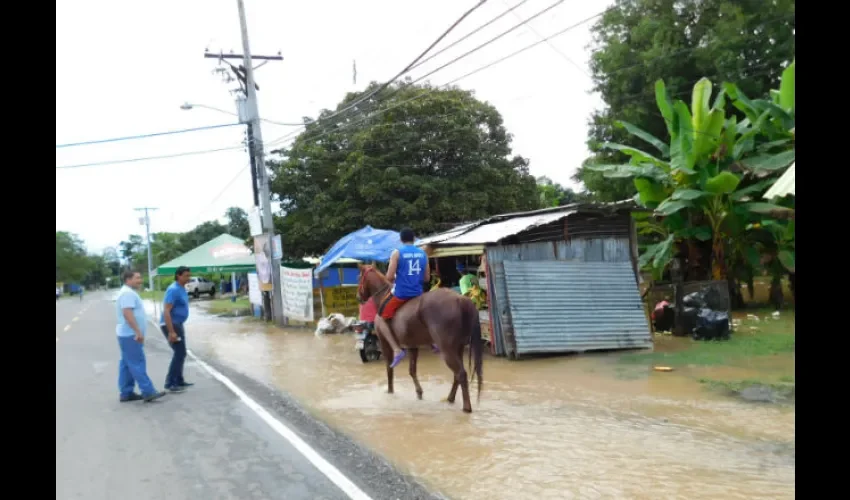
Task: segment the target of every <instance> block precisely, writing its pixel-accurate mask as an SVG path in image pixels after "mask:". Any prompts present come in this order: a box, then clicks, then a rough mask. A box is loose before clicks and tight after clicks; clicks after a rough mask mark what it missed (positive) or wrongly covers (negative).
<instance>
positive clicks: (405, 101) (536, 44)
mask: <svg viewBox="0 0 850 500" xmlns="http://www.w3.org/2000/svg"><path fill="white" fill-rule="evenodd" d="M607 10H608V9H605V10H603V11H601V12H599V13H597V14H594V15H592V16H590V17H587V18H585V19H582V20H581V21H579V22H577V23H574V24H572V25H570V26H568V27H566V28H564V29H562V30H560V31H558V32H556V33H553V34H552V35H549V36H548V37H546V38H543V39H542V40H539V41H537V42H534V43H532V44H530V45H526V46H525V47H523V48H521V49H519V50H516V51H514V52H512V53H510V54H508V55H506V56H503V57H500V58H499V59H496V60H495V61H492V62H490V63H488V64H486V65H484V66H481V67H479V68H477V69H475V70H472V71H470V72H469V73H466V74H465V75H462V76H459V77H457V78H455V79H453V80H451V81H449V82H447V83H444V84H442V85H438V86H436V87H434V88H432V89H430V90H428V91H425V92H423V93H421V94H419V95H417V96H415V97H412V98H410V99H407V100H404V101H401V102H399V103H396V104H394V105H392V106H389V107H387V108H384V109H382V110H379V111H375V113H374V114H372V115H370V116H366V117H365V118H363V119H361V120H356V121H354V122H351V123H348V124H346V125H343V126H341V127H339V128H337V129H336V130H339V129H342V128H349V127H351V126H353V125H356V124H358V123H362V122H364V121H367V120H370V119H372V118H374V117H376V116H378V115H381V114H383V113H386V112H388V111H391V110H393V109H395V108H398V107H400V106H402V105H404V104H407V103H408V102H411V101H414V100H416V99H421V98H423V97H425V96H427V95H430V94H433V93H434V92H436V91H438V90H440V89H441V88H445V87H449V86H450V85H452V84H454V83H457V82H459V81H460V80H463V79H465V78H468V77H470V76H472V75H475V74H477V73H479V72H481V71H484V70H486V69H489V68H491V67H493V66H495V65H497V64H501V63H503V62H505V61H507V60H508V59H510V58H512V57H515V56H517V55H519V54H521V53H523V52H525V51H527V50H529V49H532V48H534V47H536V46H538V45H540V44H542V43H545V42H546V41H547V40H550V39H552V38H555V37H557V36H561V35H563V34H564V33H567V32H569V31H571V30H573V29H575V28H577V27H579V26H581V25H583V24H586V23H588V22H590V21H592V20H593V19H595V18H597V17H599V16H601V15H603V14H604V13H605V12H606V11H607ZM518 26H519V25H518ZM461 57H463V56H461ZM457 59H458V58H456V60H457ZM445 67H447V65H444V66H443V67H442V68H445ZM432 73H433V72H432ZM401 89H402V87H399V88H398V89H396V91H395V92H394V93H393V94H391V96H392V95H395V94H396V93H398V92H400V91H401ZM332 126H333V125H331V126H329V127H328V129H327V131H326V132H324V133H321V134H319V135H318V136H310V139H313V140H315V139H318V138H320V137H324V136H326V135H328V134H329V133H331V132H332V130H330V127H332ZM299 133H301V131H293V132H291V133H289V134H287V135H286V136H283V137H281V138H279V139H276V140H273V141H270V142H268V143H266V145H273V144H278V143H280V142H282V141H285V140H286V139H289V138H290V137H293V136H296V135H297V134H299Z"/></svg>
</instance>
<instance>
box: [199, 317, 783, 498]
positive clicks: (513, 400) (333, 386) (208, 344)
mask: <svg viewBox="0 0 850 500" xmlns="http://www.w3.org/2000/svg"><path fill="white" fill-rule="evenodd" d="M196 312H197V314H196V313H193V319H192V320H191V322H190V324H189V325H188V328H189V330H188V332H189V335H190V338H191V340H190V342H192V345H191V348H192V349H194V350H196V351H198V352H202V353H204V354H205V355H208V356H213V357H215V358H216V359H218V360H219V361H220V362H222V363H225V364H226V365H228V366H230V367H232V368H234V369H237V370H239V371H241V372H242V373H245V374H247V375H249V376H252V377H254V378H256V379H258V380H260V381H262V382H264V383H267V384H269V385H272V386H275V387H278V388H280V389H282V390H284V391H286V392H288V393H290V394H291V395H293V396H294V397H296V398H297V399H299V400H300V402H301V403H302V404H303V405H304V406H305V407H306V408H308V410H310V411H311V412H312V413H313V414H314V415H316V416H317V417H318V418H320V419H322V420H324V421H326V422H328V423H329V424H330V425H332V426H334V427H336V428H337V429H339V430H341V431H343V432H344V433H346V434H348V435H350V436H351V437H353V438H354V439H356V440H358V441H359V442H361V443H363V444H365V445H367V446H369V447H370V448H372V449H374V450H376V451H377V452H379V453H381V454H383V455H384V456H385V457H387V458H388V459H389V460H390V461H392V462H393V463H394V464H396V465H397V466H398V467H399V468H401V469H403V470H406V471H408V472H410V473H411V474H413V475H414V476H416V477H417V478H418V479H419V480H421V481H422V482H423V483H424V484H426V485H427V486H429V487H431V488H433V489H434V490H436V491H438V492H440V493H442V494H444V495H446V496H448V497H450V498H457V499H488V500H493V499H501V498H510V499H526V498H527V499H540V498H551V499H556V498H557V499H562V498H581V499H585V498H637V499H643V498H652V499H657V498H688V499H702V498H705V499H709V498H710V499H715V498H725V499H733V498H741V499H757V498H763V499H780V498H794V494H795V489H794V480H795V446H794V425H795V424H794V419H795V413H794V408H793V407H791V406H787V405H786V406H781V405H769V404H752V403H747V402H743V401H739V400H736V399H732V398H729V397H726V396H724V395H721V394H716V393H712V392H710V391H707V390H705V388H703V387H701V386H700V384H699V383H698V382H697V381H695V380H694V379H693V378H690V377H684V376H682V375H680V374H677V373H660V372H653V371H651V370H650V369H649V368H647V367H645V366H625V367H624V366H623V365H621V364H618V363H617V362H616V357H615V355H610V354H601V355H583V356H562V357H553V358H546V359H534V360H527V361H521V362H511V361H507V360H503V359H499V358H493V357H490V356H485V360H484V390H483V392H482V394H481V402H480V404H475V392H474V389H473V394H472V397H473V410H474V412H473V413H472V414H471V415H466V414H464V413H462V412H461V411H460V397H458V403H456V404H455V405H454V406H451V405H448V404H447V403H445V402H443V401H442V400H443V399H444V398H445V397H446V395H447V394H448V392H449V389H450V385H451V373H450V372H449V370H448V368H446V366H445V365H444V364H443V363H442V361H441V360H440V359H439V357H438V356H437V355H434V354H431V353H430V352H423V353H422V354H421V355H420V362H419V377H420V381H421V383H422V387H423V389H424V391H425V395H424V400H423V401H418V400H417V399H416V397H415V393H414V390H413V384H412V383H411V381H410V377H409V376H408V374H407V363H403V364H402V365H401V366H400V367H399V369H396V379H395V380H396V383H395V389H396V393H395V394H393V395H389V394H386V372H385V368H384V364H383V362H377V363H368V364H363V363H362V362H361V361H360V358H359V356H358V355H357V353H356V352H355V351H354V345H353V344H354V341H353V339H352V337H351V336H350V335H328V336H322V337H316V336H314V335H313V333H312V331H310V330H305V329H291V330H280V329H270V328H267V327H265V326H264V325H262V324H260V323H256V322H252V321H244V320H222V319H213V318H211V317H208V316H204V315H203V314H201V313H200V311H196ZM426 351H427V350H426ZM473 388H474V385H473Z"/></svg>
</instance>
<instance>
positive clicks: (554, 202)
mask: <svg viewBox="0 0 850 500" xmlns="http://www.w3.org/2000/svg"><path fill="white" fill-rule="evenodd" d="M537 193H538V194H539V196H540V205H541V206H542V207H543V208H548V207H559V206H561V205H568V204H570V203H576V202H579V201H584V199H585V197H584V196H582V195H581V194H579V193H576V192H575V191H573V190H572V189H571V188H567V187H564V186H562V185H560V184H558V183H557V182H553V181H552V179H550V178H548V177H546V176H545V175H544V176H542V177H538V178H537Z"/></svg>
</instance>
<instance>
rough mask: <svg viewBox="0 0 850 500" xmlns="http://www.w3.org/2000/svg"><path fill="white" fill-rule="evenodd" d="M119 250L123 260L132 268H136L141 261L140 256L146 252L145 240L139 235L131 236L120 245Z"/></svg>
mask: <svg viewBox="0 0 850 500" xmlns="http://www.w3.org/2000/svg"><path fill="white" fill-rule="evenodd" d="M118 248H119V252H120V255H121V258H122V259H124V260H125V261H127V263H128V264H129V265H130V266H134V265H135V264H137V263H138V261H139V258H138V256H139V254H141V253H142V252H143V251H144V250H145V239H144V238H142V237H141V236H139V235H138V234H131V235H130V236H129V237H128V238H127V239H126V240H124V241H122V242H121V243H119V244H118ZM146 258H147V257H145V258H144V259H146ZM144 259H142V260H144Z"/></svg>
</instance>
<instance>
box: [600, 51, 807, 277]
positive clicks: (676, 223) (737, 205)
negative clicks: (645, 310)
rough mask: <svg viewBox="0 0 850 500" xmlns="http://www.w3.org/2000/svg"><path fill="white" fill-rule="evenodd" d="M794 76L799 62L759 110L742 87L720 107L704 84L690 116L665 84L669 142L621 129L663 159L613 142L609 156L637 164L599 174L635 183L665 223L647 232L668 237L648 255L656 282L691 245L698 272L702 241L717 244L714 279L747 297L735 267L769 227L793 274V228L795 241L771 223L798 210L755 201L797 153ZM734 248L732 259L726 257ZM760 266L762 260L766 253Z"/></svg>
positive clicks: (662, 107) (727, 89) (729, 88)
mask: <svg viewBox="0 0 850 500" xmlns="http://www.w3.org/2000/svg"><path fill="white" fill-rule="evenodd" d="M795 67H796V64H795V63H792V64H791V65H790V66H788V67H787V68H785V69H784V70H783V73H782V75H783V76H782V82H781V85H780V88H779V90H776V91H771V92H770V94H771V97H772V100H757V101H750V100H749V99H748V98H747V97H746V95H744V94H743V92H741V91H740V89H739V88H738V87H737V86H736V85H733V84H725V85H724V86H723V89H722V90H721V91H720V92H719V93H717V95H716V96H714V99H713V104H712V103H711V102H712V84H711V82H710V81H709V80H708V79H705V78H703V79H701V80H700V81H699V82H697V84H696V85H695V86H694V88H693V92H692V96H691V107H690V108H689V107H688V105H687V104H685V103H684V102H683V101H681V100H676V101H673V100H671V99H670V96H669V94H668V93H667V89H666V86H665V84H664V82H663V81H661V80H659V81H658V82H656V100H657V105H658V109H659V111H660V112H661V114H662V116H664V119H665V127H666V129H667V133H668V134H669V137H670V140H669V142H666V141H662V140H660V139H658V138H656V137H655V136H653V135H651V134H649V133H648V132H647V131H645V130H642V129H640V128H639V127H637V126H635V125H633V124H631V123H628V122H618V124H619V126H621V127H622V128H623V129H625V130H627V131H628V132H629V133H630V134H632V135H633V136H634V137H635V138H637V139H640V140H641V141H643V142H644V143H646V144H649V145H651V146H652V147H653V148H655V149H656V150H657V151H658V156H654V155H653V154H650V153H647V152H645V151H643V150H641V149H638V148H634V147H631V146H627V145H623V144H616V143H605V144H604V147H606V148H608V149H611V150H615V151H619V152H621V153H623V154H625V155H627V156H629V157H630V159H631V160H630V163H629V164H628V165H596V166H593V167H591V168H592V169H593V170H594V171H597V172H602V173H604V175H605V176H606V177H611V178H628V179H633V181H634V186H635V189H636V190H637V192H638V194H637V196H636V199H637V200H638V202H639V203H641V204H642V205H643V206H645V207H647V208H652V209H654V210H655V212H656V214H658V215H659V216H661V220H660V221H653V220H646V221H643V223H642V226H643V229H645V230H646V232H652V233H654V234H656V235H658V236H660V237H661V238H662V241H660V242H658V243H656V244H654V245H651V246H649V247H647V248H646V250H645V251H644V252H643V254H642V255H641V262H642V264H644V265H649V264H651V267H652V268H653V270H654V271H655V273H656V277H658V276H659V275H660V274H661V273H662V272H663V271H664V268H665V267H666V266H667V264H668V263H669V262H670V260H671V258H672V256H673V254H675V253H677V251H676V248H677V247H678V246H679V245H677V244H680V243H685V244H688V246H689V251H687V252H679V253H686V254H687V255H688V259H689V261H690V262H689V263H690V264H691V265H692V264H693V261H694V252H693V251H692V250H693V249H694V248H695V245H694V240H702V241H711V251H710V256H711V275H712V278H713V279H716V280H718V279H728V280H730V291H733V290H738V287H736V286H735V283H734V279H733V276H732V275H730V274H729V272H728V271H729V266H728V264H729V262H730V261H734V260H735V259H736V258H737V259H738V260H739V261H742V260H743V259H745V257H746V256H748V255H750V250H752V249H753V246H752V245H753V244H755V240H754V239H752V236H753V235H752V234H747V232H748V231H750V230H751V229H759V230H761V227H762V226H764V225H767V226H768V233H769V234H771V235H773V236H774V237H775V243H776V245H777V247H779V249H777V250H776V251H775V253H776V254H777V259H776V260H777V262H782V264H783V265H786V267H788V270H789V271H791V272H794V268H793V258H794V254H793V225H791V227H790V234H789V233H788V230H786V229H784V228H783V229H779V228H777V227H776V224H767V223H766V222H764V216H765V215H768V216H771V215H775V214H777V213H787V212H788V211H789V208H787V207H783V206H780V205H774V204H770V203H764V202H758V201H754V199H758V198H759V197H760V195H761V194H762V193H764V191H765V190H766V189H767V188H768V187H769V186H770V185H771V184H772V183H773V182H774V181H775V179H776V177H777V175H776V173H777V172H779V171H781V169H783V168H784V167H786V166H788V165H789V164H790V163H791V162H792V161H793V160H794V157H795V154H796V153H795V150H794V146H793V139H794V130H795V115H796V111H795V79H796V77H795V71H796V70H795ZM727 96H729V97H731V99H732V101H733V105H734V106H735V107H736V108H737V109H739V110H741V111H743V112H744V114H745V115H746V116H747V117H746V118H744V119H743V120H742V121H740V122H739V121H738V119H737V117H736V116H734V115H733V116H731V117H729V118H727V114H726V111H725V108H726V101H727ZM774 222H775V221H774ZM744 242H746V243H744ZM783 245H784V251H783V250H781V248H782V246H783ZM730 249H731V250H732V254H731V255H730V254H727V251H728V250H730ZM736 249H737V255H736ZM754 260H755V261H758V255H757V254H756V255H755V259H754ZM786 263H787V264H786ZM753 265H758V264H757V263H755V264H753ZM736 293H738V292H736Z"/></svg>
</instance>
